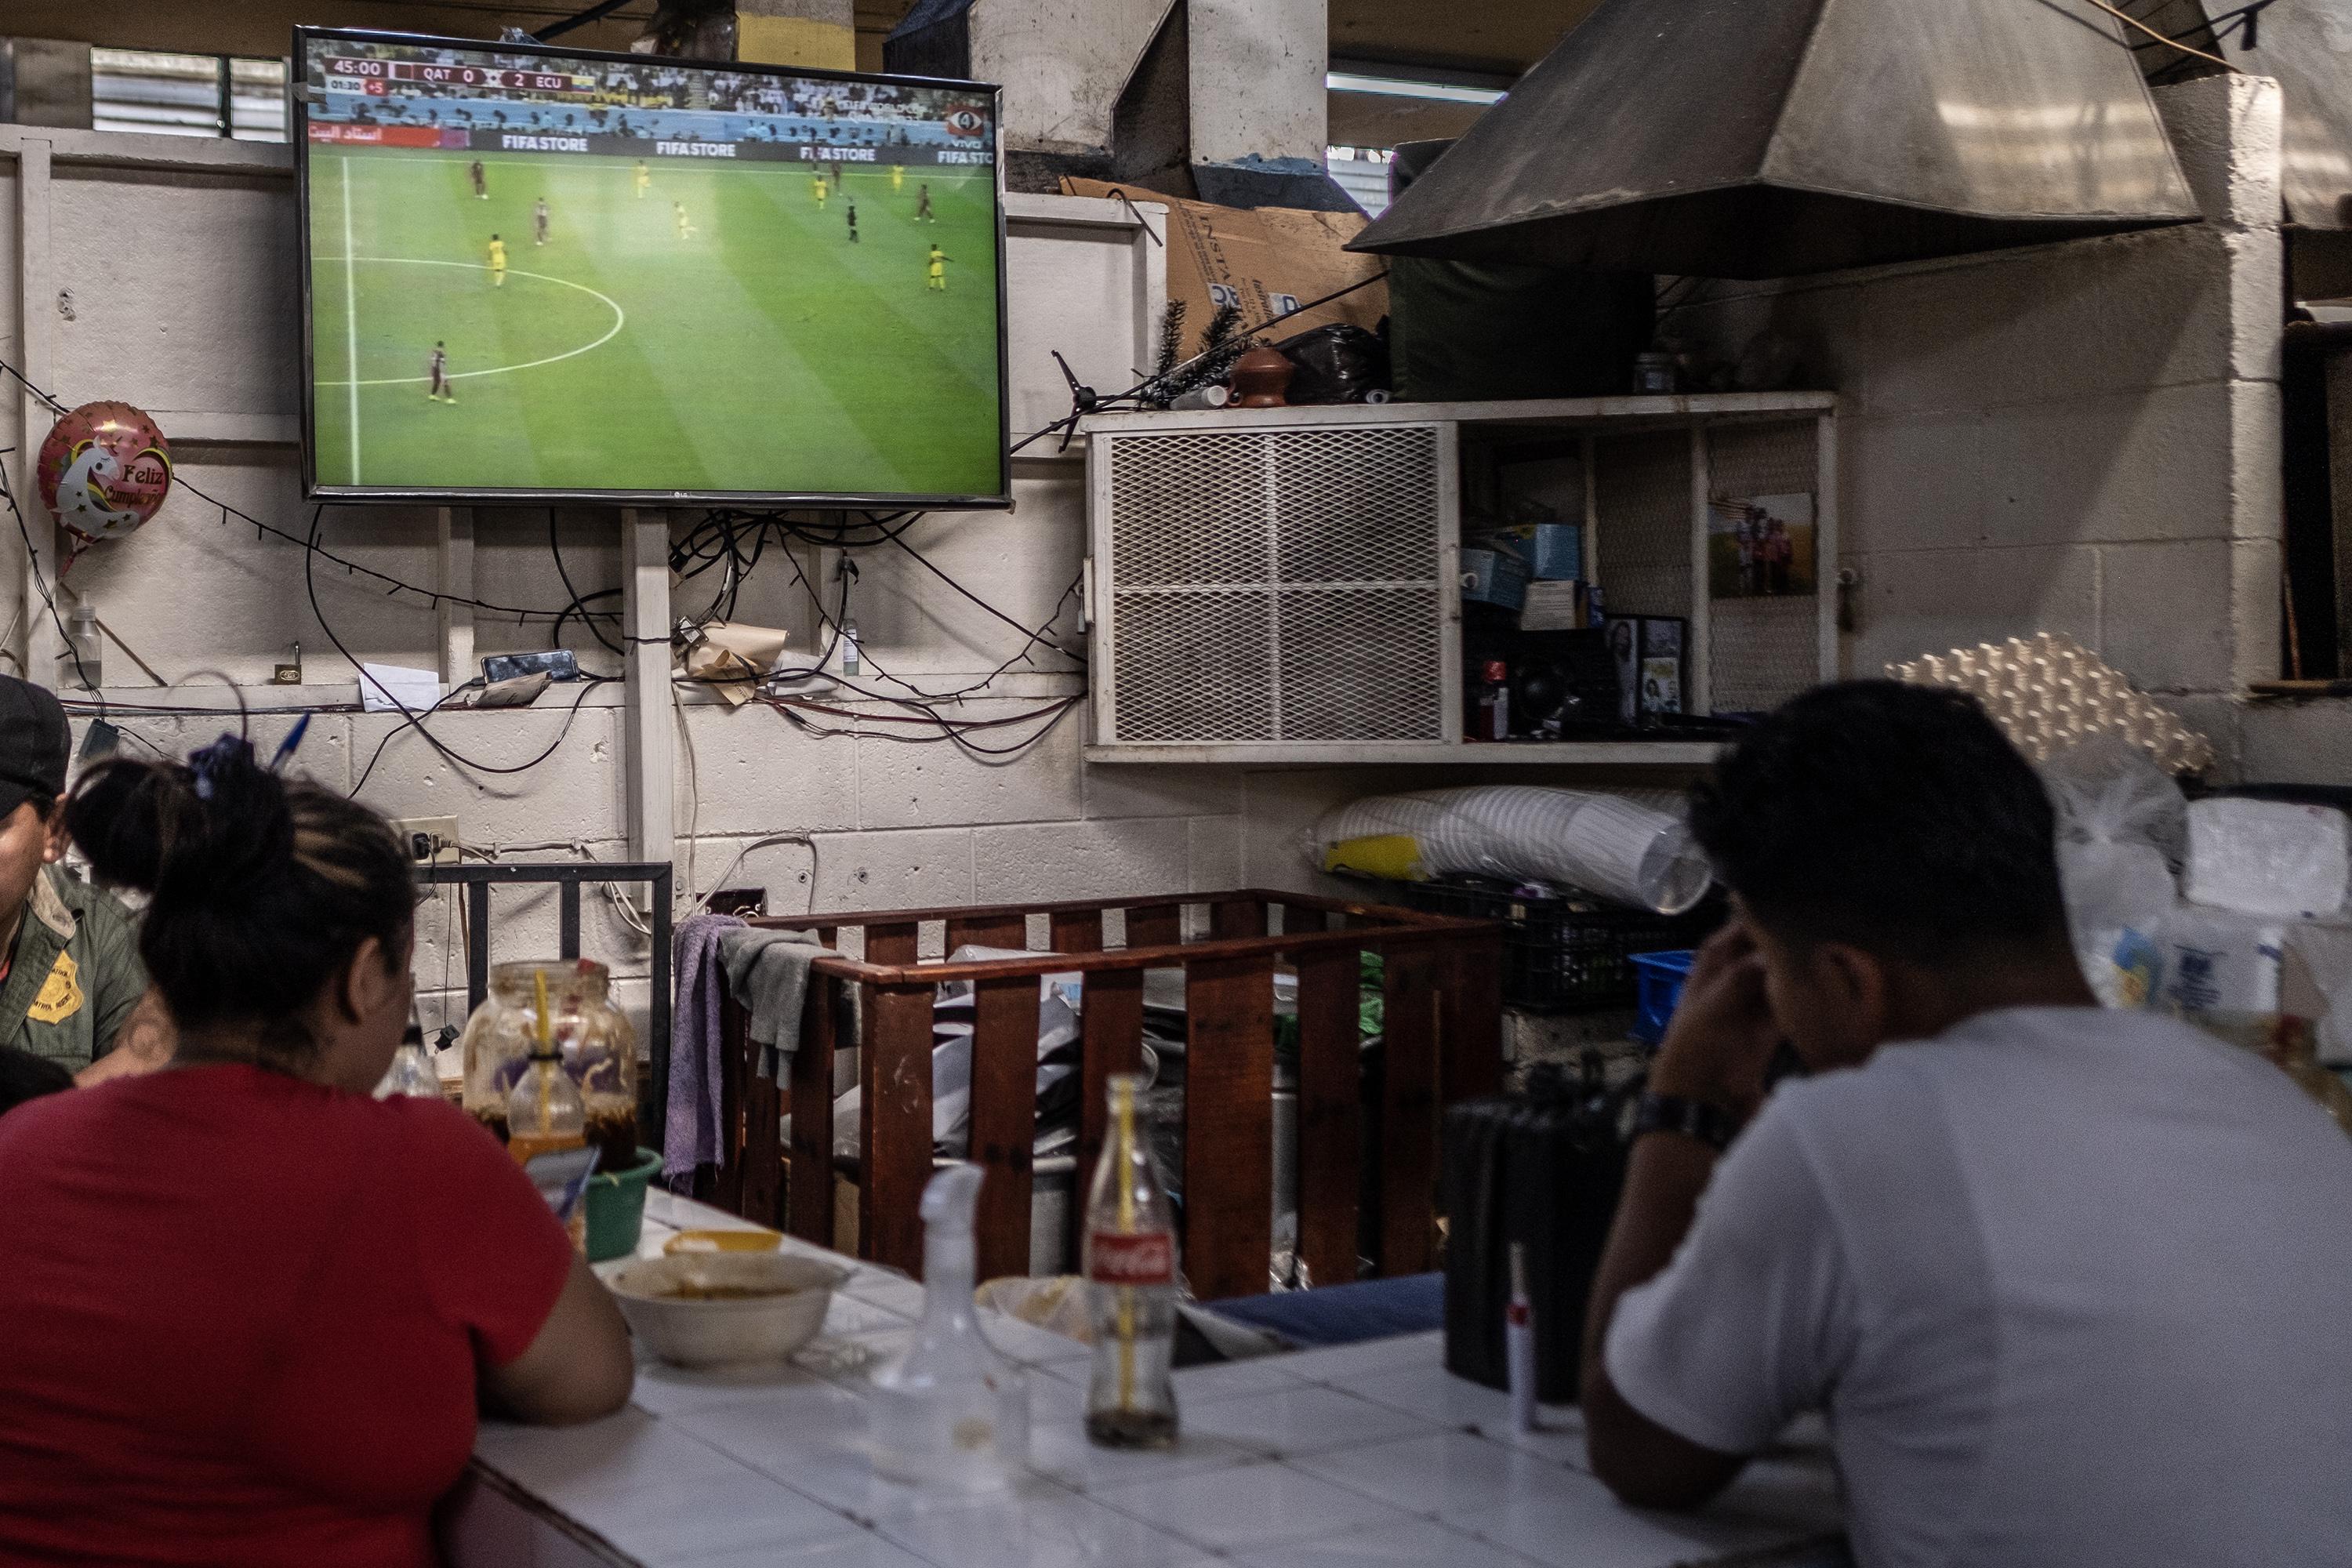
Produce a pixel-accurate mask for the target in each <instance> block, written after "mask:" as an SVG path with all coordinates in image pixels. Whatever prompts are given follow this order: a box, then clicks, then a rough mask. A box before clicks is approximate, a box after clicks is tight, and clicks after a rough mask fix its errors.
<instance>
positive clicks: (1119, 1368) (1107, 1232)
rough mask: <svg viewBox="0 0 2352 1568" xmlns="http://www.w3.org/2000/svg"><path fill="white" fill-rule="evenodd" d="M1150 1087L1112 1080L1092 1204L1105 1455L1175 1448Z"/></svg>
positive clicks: (1092, 1385) (1166, 1218)
mask: <svg viewBox="0 0 2352 1568" xmlns="http://www.w3.org/2000/svg"><path fill="white" fill-rule="evenodd" d="M1143 1087H1144V1080H1143V1079H1142V1078H1141V1077H1140V1076H1138V1075H1134V1074H1120V1075H1118V1076H1115V1077H1113V1078H1112V1079H1111V1080H1110V1086H1109V1093H1110V1124H1109V1127H1108V1130H1107V1135H1106V1136H1105V1137H1104V1139H1103V1151H1102V1157H1101V1159H1100V1160H1098V1161H1097V1163H1096V1165H1095V1174H1094V1183H1093V1185H1092V1187H1091V1188H1090V1189H1089V1191H1088V1194H1087V1244H1086V1274H1087V1315H1088V1316H1089V1318H1091V1320H1092V1321H1093V1324H1094V1336H1095V1358H1094V1371H1093V1373H1092V1375H1091V1376H1090V1378H1089V1379H1088V1380H1087V1436H1088V1437H1090V1438H1092V1439H1093V1440H1094V1441H1095V1442H1097V1443H1099V1444H1102V1445H1103V1446H1105V1447H1114V1448H1164V1447H1169V1446H1170V1445H1171V1444H1173V1443H1174V1442H1175V1441H1176V1385H1175V1384H1174V1383H1172V1382H1171V1380H1170V1378H1169V1373H1170V1372H1171V1370H1172V1363H1173V1361H1174V1356H1175V1350H1176V1226H1175V1220H1174V1216H1173V1215H1172V1213H1171V1210H1170V1208H1169V1205H1168V1194H1167V1193H1166V1192H1165V1191H1164V1190H1162V1188H1161V1187H1160V1176H1159V1173H1158V1172H1157V1171H1155V1170H1154V1169H1153V1167H1152V1163H1151V1151H1150V1146H1149V1144H1148V1143H1147V1142H1146V1141H1145V1139H1144V1138H1143V1137H1142V1136H1141V1135H1140V1132H1139V1129H1138V1126H1137V1116H1136V1099H1137V1097H1138V1096H1139V1094H1140V1093H1141V1092H1142V1089H1143Z"/></svg>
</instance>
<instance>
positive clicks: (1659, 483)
mask: <svg viewBox="0 0 2352 1568" xmlns="http://www.w3.org/2000/svg"><path fill="white" fill-rule="evenodd" d="M1836 415H1837V409H1836V399H1835V397H1834V396H1833V395H1831V394H1828V393H1769V394H1761V393H1759V394H1722V395H1695V396H1686V397H1611V398H1591V399H1576V400H1566V401H1558V402H1529V403H1444V404H1437V403H1433V404H1389V405H1380V406H1360V405H1349V406H1341V407H1315V408H1276V409H1231V408H1228V409H1218V410H1214V411H1203V412H1198V413H1161V414H1118V415H1098V416H1095V417H1093V418H1091V419H1089V420H1087V422H1086V423H1085V425H1084V426H1083V429H1084V431H1085V433H1086V435H1087V479H1088V517H1089V540H1090V543H1089V550H1090V552H1091V554H1090V559H1089V563H1088V572H1087V582H1088V610H1089V614H1090V616H1091V658H1090V663H1091V672H1092V673H1091V683H1092V700H1093V715H1094V732H1093V736H1092V741H1091V743H1090V744H1089V745H1088V746H1087V758H1088V760H1089V761H1093V762H1105V763H1127V762H1198V763H1249V762H1255V763H1403V762H1452V763H1465V762H1476V763H1549V764H1553V765H1558V764H1560V763H1697V762H1704V761H1706V760H1707V759H1708V758H1709V757H1711V756H1712V755H1713V754H1714V752H1715V746H1714V744H1713V743H1711V742H1691V741H1681V740H1673V739H1664V740H1648V739H1639V740H1622V741H1563V742H1511V743H1503V744H1479V743H1472V742H1465V741H1464V740H1463V738H1462V737H1463V728H1464V723H1463V701H1464V697H1463V692H1464V683H1463V669H1462V637H1461V630H1462V589H1463V576H1462V565H1461V550H1462V539H1463V521H1464V518H1465V513H1467V514H1469V515H1473V516H1477V515H1483V514H1487V513H1489V512H1490V511H1491V510H1493V509H1494V508H1496V507H1497V506H1498V505H1499V504H1501V503H1502V502H1503V500H1506V499H1507V498H1508V497H1520V498H1532V499H1540V500H1544V501H1545V502H1546V503H1547V504H1549V506H1551V508H1552V509H1553V510H1554V511H1555V512H1556V513H1557V514H1558V515H1559V517H1561V518H1562V519H1563V520H1572V519H1575V518H1578V517H1581V518H1582V520H1583V522H1584V526H1585V534H1584V551H1585V574H1586V575H1587V576H1588V577H1589V578H1591V579H1592V580H1594V581H1597V582H1598V583H1599V584H1601V587H1602V589H1603V590H1604V592H1605V594H1606V596H1607V600H1608V607H1609V610H1610V613H1611V614H1612V615H1615V614H1627V613H1633V614H1643V615H1651V616H1679V617H1682V618H1683V619H1685V621H1686V622H1687V623H1688V634H1687V639H1686V647H1685V656H1684V657H1685V689H1686V701H1687V704H1688V710H1690V711H1691V712H1694V713H1701V714H1706V713H1729V712H1740V711H1751V710H1763V709H1768V708H1770V707H1772V706H1774V705H1775V704H1777V703H1778V702H1780V701H1781V700H1785V699H1786V698H1788V697H1790V696H1792V695H1794V694H1795V693H1796V692H1798V691H1801V690H1802V689H1804V688H1806V687H1808V686H1810V685H1811V684H1813V683H1814V682H1815V681H1817V680H1821V679H1829V678H1832V677H1833V676H1834V674H1835V673H1836V670H1837V664H1838V642H1837V618H1836V593H1837V587H1836V577H1837V561H1838V546H1837V539H1838V522H1837V520H1838V509H1837V482H1836ZM1796 494H1804V495H1809V496H1810V497H1811V511H1812V516H1813V523H1812V528H1813V533H1812V537H1811V541H1810V542H1809V544H1808V546H1807V548H1805V549H1804V550H1802V551H1801V555H1800V559H1801V562H1802V563H1803V565H1804V566H1805V567H1806V568H1808V569H1809V572H1808V573H1807V574H1809V575H1810V577H1811V589H1810V591H1806V592H1799V593H1793V594H1790V593H1784V594H1780V595H1772V596H1765V595H1758V596H1753V597H1741V596H1718V595H1717V592H1713V591H1711V590H1710V581H1709V579H1710V567H1709V557H1708V552H1709V548H1710V545H1709V540H1710V528H1709V520H1710V518H1711V517H1715V516H1718V515H1720V514H1721V513H1722V512H1723V510H1724V508H1725V506H1726V504H1727V503H1728V502H1732V501H1739V500H1754V499H1756V498H1759V497H1766V496H1790V495H1796ZM1720 548H1722V546H1721V545H1720V544H1718V545H1717V549H1718V550H1719V549H1720Z"/></svg>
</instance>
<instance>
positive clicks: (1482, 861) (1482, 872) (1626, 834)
mask: <svg viewBox="0 0 2352 1568" xmlns="http://www.w3.org/2000/svg"><path fill="white" fill-rule="evenodd" d="M1678 805H1679V802H1678V801H1677V800H1676V799H1675V797H1674V796H1673V795H1667V794H1665V793H1664V792H1662V791H1645V792H1640V793H1638V794H1627V795H1613V794H1606V793H1602V792H1600V791H1596V790H1570V789H1545V788H1542V787H1539V786H1536V785H1530V784H1481V785H1475V786H1472V787H1470V788H1465V789H1437V790H1417V791H1415V792H1414V793H1412V794H1411V795H1372V796H1370V797H1368V798H1366V799H1363V800H1359V801H1353V802H1350V803H1349V804H1348V805H1343V806H1339V807H1337V808H1335V809H1334V810H1332V811H1329V812H1327V813H1326V814H1325V815H1324V816H1323V819H1322V820H1321V821H1320V822H1319V823H1318V824H1317V825H1316V829H1315V837H1316V840H1317V847H1318V860H1319V862H1320V863H1321V864H1322V865H1324V866H1325V867H1326V868H1332V869H1337V868H1346V867H1354V868H1368V867H1366V866H1365V865H1364V864H1363V862H1362V861H1360V860H1358V859H1355V858H1350V857H1349V855H1348V854H1347V853H1346V852H1345V851H1344V849H1343V848H1342V847H1343V846H1346V845H1349V844H1350V843H1355V842H1359V841H1364V840H1372V841H1379V842H1381V843H1382V844H1384V845H1385V846H1386V847H1387V850H1388V852H1387V853H1384V854H1383V856H1382V857H1381V858H1382V860H1383V862H1384V863H1385V865H1386V867H1387V868H1388V870H1389V872H1390V874H1396V873H1402V874H1404V875H1406V876H1419V877H1433V876H1444V875H1448V874H1470V875H1476V876H1485V877H1498V878H1501V879H1505V880H1508V881H1537V882H1550V883H1555V884H1559V885H1563V886H1570V887H1577V888H1581V889H1584V890H1585V891H1587V892H1589V893H1595V894H1598V895H1600V896H1601V897H1602V898H1607V899H1613V900H1617V901H1618V902H1620V903H1626V904H1632V905H1634V906H1636V907H1638V908H1642V909H1648V910H1656V911H1658V912H1659V913H1660V914H1670V915H1671V914H1680V913H1682V912H1683V911H1684V910H1687V909H1689V908H1690V907H1691V906H1692V905H1694V904H1696V903H1697V902H1698V901H1699V900H1701V899H1703V898H1705V897H1706V889H1707V885H1708V883H1709V881H1710V880H1711V877H1710V875H1709V873H1708V870H1707V864H1706V857H1705V856H1704V855H1703V854H1701V853H1700V851H1699V849H1698V847H1697V846H1696V844H1694V843H1693V842H1692V841H1691V837H1690V828H1689V826H1688V825H1687V824H1686V823H1685V820H1684V819H1683V817H1682V816H1681V815H1680V813H1679V811H1678V810H1677V809H1674V807H1676V806H1678ZM1662 807H1665V808H1666V809H1662ZM1404 840H1410V842H1411V847H1412V853H1411V855H1410V857H1409V858H1406V859H1403V860H1400V859H1399V858H1398V857H1397V856H1396V855H1395V854H1394V853H1393V850H1394V849H1395V848H1396V847H1398V846H1399V845H1400V844H1401V842H1402V841H1404Z"/></svg>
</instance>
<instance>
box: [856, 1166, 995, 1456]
mask: <svg viewBox="0 0 2352 1568" xmlns="http://www.w3.org/2000/svg"><path fill="white" fill-rule="evenodd" d="M982 1174H983V1173H982V1170H981V1168H980V1167H979V1166H978V1165H973V1164H960V1165H950V1166H948V1167H947V1168H946V1169H945V1170H942V1171H941V1172H940V1173H939V1174H938V1175H935V1176H933V1177H932V1178H931V1182H930V1185H929V1186H927V1187H925V1188H924V1189H923V1208H922V1214H923V1321H922V1322H921V1323H920V1324H919V1325H918V1326H917V1328H916V1330H915V1339H914V1342H913V1343H912V1344H909V1345H908V1347H907V1349H906V1350H905V1352H903V1353H901V1354H900V1355H898V1356H897V1357H896V1358H894V1359H893V1360H892V1361H891V1362H890V1363H888V1364H887V1365H886V1366H884V1367H883V1368H882V1370H881V1371H879V1372H877V1373H875V1374H874V1398H873V1401H872V1403H871V1404H870V1405H869V1406H868V1413H869V1419H870V1421H871V1427H870V1430H871V1434H872V1436H873V1443H874V1449H873V1451H874V1468H875V1470H876V1471H877V1473H879V1474H881V1475H883V1476H886V1477H887V1478H888V1479H891V1480H895V1481H905V1482H908V1483H909V1484H911V1485H915V1486H922V1487H933V1488H938V1489H944V1490H950V1491H967V1492H969V1491H989V1490H992V1489H996V1488H999V1487H1003V1486H1006V1485H1009V1484H1010V1483H1011V1482H1012V1481H1013V1479H1016V1478H1017V1477H1018V1475H1019V1474H1020V1472H1021V1470H1022V1468H1023V1466H1024V1465H1025V1464H1026V1463H1027V1461H1028V1457H1029V1384H1028V1380H1027V1378H1026V1377H1025V1376H1024V1373H1022V1371H1021V1369H1020V1368H1019V1367H1017V1366H1015V1365H1013V1363H1010V1362H1008V1361H1006V1360H1005V1359H1004V1357H1003V1355H1001V1354H999V1353H998V1352H997V1350H996V1347H995V1346H993V1345H992V1344H990V1343H989V1342H988V1341H987V1339H986V1338H985V1337H984V1336H983V1335H982V1332H981V1328H980V1315H979V1313H978V1312H977V1311H975V1310H973V1307H972V1297H971V1293H972V1286H973V1283H974V1275H975V1274H976V1273H977V1271H978V1270H977V1266H976V1264H975V1262H974V1258H973V1253H972V1236H971V1229H972V1211H973V1208H974V1206H975V1205H977V1204H978V1203H979V1201H980V1184H981V1179H982Z"/></svg>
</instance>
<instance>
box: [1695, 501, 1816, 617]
mask: <svg viewBox="0 0 2352 1568" xmlns="http://www.w3.org/2000/svg"><path fill="white" fill-rule="evenodd" d="M1706 533H1707V537H1706V561H1707V574H1706V575H1707V583H1706V586H1707V596H1708V597H1709V598H1714V599H1777V598H1791V597H1796V596H1800V595H1810V594H1811V593H1812V592H1813V591H1814V582H1815V574H1816V572H1817V570H1818V568H1817V565H1816V562H1815V559H1814V557H1815V543H1814V539H1815V535H1814V530H1813V498H1812V497H1811V495H1780V496H1756V497H1754V498H1752V499H1747V500H1742V499H1738V498H1717V499H1716V500H1711V501H1709V502H1708V503H1707V522H1706Z"/></svg>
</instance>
